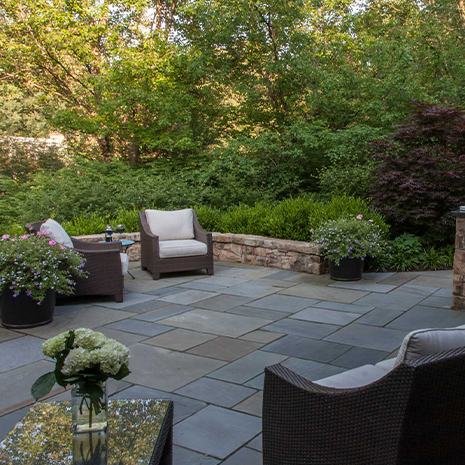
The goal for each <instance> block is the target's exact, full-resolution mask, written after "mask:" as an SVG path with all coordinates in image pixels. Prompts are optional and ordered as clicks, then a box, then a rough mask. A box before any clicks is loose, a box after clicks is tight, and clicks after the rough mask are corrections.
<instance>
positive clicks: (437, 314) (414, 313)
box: [387, 305, 465, 331]
mask: <svg viewBox="0 0 465 465" xmlns="http://www.w3.org/2000/svg"><path fill="white" fill-rule="evenodd" d="M464 324H465V313H464V312H457V311H456V310H445V309H442V308H434V307H424V306H422V305H417V306H415V307H413V308H411V309H410V310H409V311H408V312H405V313H404V314H403V315H401V316H399V317H398V318H396V319H395V320H394V321H392V322H391V323H389V324H388V325H387V327H388V328H394V329H401V330H408V331H413V330H414V329H422V328H453V327H455V326H461V325H464Z"/></svg>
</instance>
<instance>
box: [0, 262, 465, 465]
mask: <svg viewBox="0 0 465 465" xmlns="http://www.w3.org/2000/svg"><path fill="white" fill-rule="evenodd" d="M132 266H133V269H132V273H133V274H134V275H135V278H136V279H134V280H133V279H131V278H129V279H127V280H126V283H125V287H126V291H127V292H126V294H125V298H124V302H123V303H115V302H112V301H110V300H108V299H91V300H76V301H70V302H68V303H66V304H62V305H59V306H58V307H57V309H56V314H55V320H54V322H53V323H51V324H49V325H46V326H42V327H37V328H32V329H27V330H24V331H21V332H19V331H18V332H17V331H10V330H6V329H4V328H1V329H0V351H1V354H2V357H1V362H0V415H1V417H0V436H1V438H3V437H4V436H5V434H6V433H7V432H8V430H9V429H10V428H12V427H13V426H14V424H15V423H16V422H17V421H19V420H20V419H21V417H22V416H23V415H24V413H25V412H26V411H27V409H28V405H30V403H31V398H30V394H29V388H30V386H31V384H32V383H33V381H34V380H35V379H36V378H37V377H38V376H39V375H40V374H42V373H44V372H45V371H48V370H50V369H52V367H53V364H52V363H51V362H50V361H47V360H45V359H44V357H43V356H42V354H41V344H42V342H43V340H44V339H46V338H48V337H50V336H54V335H56V334H57V333H59V332H61V331H64V330H66V329H71V328H77V327H89V328H93V329H98V330H99V331H102V332H103V333H105V334H106V335H108V336H110V337H113V338H115V339H117V340H119V341H120V342H122V343H124V344H126V345H127V346H129V347H130V350H131V361H130V369H131V372H132V373H131V374H130V375H129V377H128V378H126V379H125V380H124V381H119V382H111V383H109V390H110V393H111V394H112V396H113V397H115V398H147V397H148V398H170V399H173V400H174V406H175V428H174V444H175V455H174V464H175V465H216V464H220V463H221V464H224V465H258V464H261V452H260V449H261V437H260V431H261V419H260V416H261V402H262V388H263V369H264V367H265V366H267V365H272V364H275V363H282V364H284V365H285V366H287V367H289V368H291V369H292V370H294V371H296V372H298V373H300V374H302V375H303V376H305V377H307V378H309V379H312V380H317V379H320V378H324V377H327V376H330V375H332V374H336V373H339V372H341V371H344V370H347V369H350V368H354V367H357V366H360V365H364V364H367V363H376V362H378V361H381V360H383V359H385V358H389V357H390V356H392V355H393V353H395V351H396V350H397V348H398V347H399V345H400V343H401V341H402V339H403V337H404V336H405V334H406V333H408V332H410V331H411V330H413V329H418V328H427V327H452V326H458V325H463V324H465V313H461V312H457V311H453V310H450V305H451V290H450V287H451V284H452V275H451V272H449V271H439V272H412V273H370V274H365V275H364V279H363V280H362V281H359V282H351V283H336V282H334V281H330V279H329V277H328V276H327V275H322V276H314V275H308V274H304V273H295V272H289V271H277V270H276V269H272V268H262V267H253V266H245V265H232V264H226V263H219V264H216V268H215V275H214V276H206V275H204V274H200V273H198V274H196V273H184V274H177V275H167V276H166V277H165V276H164V277H163V278H162V279H160V280H158V281H154V280H152V278H151V276H150V275H149V274H148V273H146V272H143V271H141V270H140V269H139V267H138V264H137V263H135V264H133V265H132ZM68 397H69V393H67V392H64V393H63V392H61V391H60V390H56V391H55V395H54V396H53V397H52V399H59V400H60V399H64V398H68Z"/></svg>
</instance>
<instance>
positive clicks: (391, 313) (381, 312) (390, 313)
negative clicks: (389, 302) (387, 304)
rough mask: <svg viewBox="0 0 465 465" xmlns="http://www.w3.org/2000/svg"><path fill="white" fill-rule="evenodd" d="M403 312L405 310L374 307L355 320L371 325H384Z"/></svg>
mask: <svg viewBox="0 0 465 465" xmlns="http://www.w3.org/2000/svg"><path fill="white" fill-rule="evenodd" d="M405 312H406V310H403V309H398V308H382V307H380V308H375V309H374V310H372V311H371V312H368V313H365V315H363V316H362V317H361V318H359V319H358V320H357V323H363V324H364V325H372V326H386V325H387V324H388V323H390V322H391V321H393V320H395V319H396V318H397V317H398V316H400V315H402V314H403V313H405Z"/></svg>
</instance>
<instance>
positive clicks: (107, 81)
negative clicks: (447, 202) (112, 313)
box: [0, 0, 465, 169]
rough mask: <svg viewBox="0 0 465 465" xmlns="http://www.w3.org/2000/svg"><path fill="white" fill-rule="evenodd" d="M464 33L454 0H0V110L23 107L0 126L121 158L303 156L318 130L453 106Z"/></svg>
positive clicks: (463, 75)
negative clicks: (222, 152)
mask: <svg viewBox="0 0 465 465" xmlns="http://www.w3.org/2000/svg"><path fill="white" fill-rule="evenodd" d="M464 43H465V5H464V2H463V0H364V1H354V0H265V1H261V0H260V1H259V0H79V1H78V0H21V1H18V0H2V1H1V2H0V76H1V78H2V81H3V82H4V83H5V84H6V85H7V86H8V87H4V88H3V89H4V90H3V91H2V92H1V93H0V99H1V105H0V112H1V114H2V115H7V116H6V117H5V118H6V119H7V120H8V119H9V118H10V117H9V116H8V115H11V118H12V119H14V118H13V115H14V114H15V111H14V110H15V108H18V111H20V112H23V114H29V115H31V116H30V117H28V118H24V119H23V120H22V121H23V122H22V123H21V125H19V128H18V123H17V122H16V123H15V122H14V121H11V123H5V122H2V125H1V126H0V131H1V132H3V133H12V132H13V133H14V132H18V133H21V134H24V133H25V132H27V130H28V127H31V128H32V129H31V134H32V135H33V133H34V131H37V132H40V130H42V129H41V128H42V127H43V126H41V125H42V124H44V125H45V124H46V125H47V127H50V128H54V129H57V130H59V131H61V132H63V133H65V134H66V135H67V136H68V138H69V139H70V140H75V141H76V142H79V143H80V144H81V147H86V149H87V150H88V151H89V152H90V153H91V154H92V156H94V157H97V158H103V159H108V158H112V157H122V158H125V159H128V160H130V161H131V162H133V163H138V162H140V161H141V160H144V159H148V158H154V157H163V156H168V157H175V156H176V157H192V156H195V155H198V154H200V153H210V152H211V150H213V149H216V148H221V147H226V146H230V145H231V144H233V145H234V147H235V149H237V150H238V151H240V152H244V153H245V154H246V153H256V152H257V153H258V152H259V153H260V154H261V155H262V156H265V157H266V156H268V157H269V158H268V160H276V159H277V158H280V157H282V156H284V155H285V157H287V158H288V159H293V160H294V161H295V160H297V161H299V160H301V159H302V157H303V158H304V159H306V160H307V162H308V160H309V158H312V157H314V155H315V151H317V150H320V149H321V144H324V137H325V135H327V131H339V130H345V129H347V128H349V129H350V128H351V127H353V126H357V125H364V126H368V127H371V128H380V129H386V128H391V127H392V126H393V125H395V124H397V123H398V122H399V121H400V120H401V119H402V118H403V116H404V115H405V113H406V112H407V111H408V109H409V106H410V105H411V102H412V101H425V102H429V103H440V104H450V105H453V106H463V105H464V101H465V95H464V93H465V87H464V86H463V82H465V47H463V44H464ZM5 89H14V91H7V90H5ZM13 95H20V96H23V97H24V98H21V99H18V98H12V96H13ZM37 112H39V113H40V116H41V118H42V120H43V123H41V122H38V120H37ZM15 125H16V126H15ZM34 128H35V129H34ZM317 142H318V143H317ZM283 154H284V155H283ZM309 163H310V166H311V167H312V169H313V168H314V167H315V166H317V165H318V163H316V162H315V163H313V162H309Z"/></svg>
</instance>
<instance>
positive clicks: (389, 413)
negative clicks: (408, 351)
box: [263, 348, 465, 465]
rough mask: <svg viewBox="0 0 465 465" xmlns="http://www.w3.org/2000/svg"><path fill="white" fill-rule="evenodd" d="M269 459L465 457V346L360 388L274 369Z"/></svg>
mask: <svg viewBox="0 0 465 465" xmlns="http://www.w3.org/2000/svg"><path fill="white" fill-rule="evenodd" d="M263 464H264V465H460V464H465V348H461V349H454V350H452V351H448V352H443V353H440V354H435V355H429V356H424V357H422V358H419V359H417V360H415V361H413V362H407V363H405V364H402V365H400V366H398V367H397V368H394V369H393V370H392V371H390V372H389V373H388V374H386V376H384V377H383V378H381V379H379V380H378V381H376V382H374V383H372V384H369V385H367V386H363V387H359V388H353V389H334V388H329V387H323V386H319V385H318V384H315V383H312V382H311V381H308V380H306V379H304V378H302V377H301V376H299V375H297V374H295V373H293V372H292V371H290V370H288V369H286V368H285V367H283V366H281V365H274V366H272V367H269V368H267V369H266V370H265V390H264V401H263Z"/></svg>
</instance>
